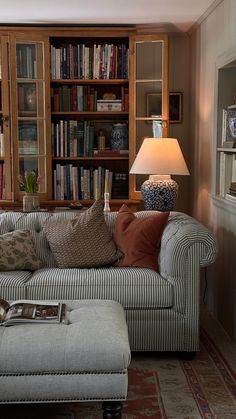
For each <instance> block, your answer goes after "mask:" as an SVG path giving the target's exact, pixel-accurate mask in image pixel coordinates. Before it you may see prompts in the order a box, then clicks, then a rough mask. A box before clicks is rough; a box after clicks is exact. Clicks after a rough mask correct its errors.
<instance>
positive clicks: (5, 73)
mask: <svg viewBox="0 0 236 419" xmlns="http://www.w3.org/2000/svg"><path fill="white" fill-rule="evenodd" d="M8 51H9V42H8V36H1V37H0V200H11V199H12V170H11V162H12V154H11V150H12V147H11V143H10V138H11V136H10V117H9V113H10V110H9V91H10V81H9V66H8V58H9V57H8Z"/></svg>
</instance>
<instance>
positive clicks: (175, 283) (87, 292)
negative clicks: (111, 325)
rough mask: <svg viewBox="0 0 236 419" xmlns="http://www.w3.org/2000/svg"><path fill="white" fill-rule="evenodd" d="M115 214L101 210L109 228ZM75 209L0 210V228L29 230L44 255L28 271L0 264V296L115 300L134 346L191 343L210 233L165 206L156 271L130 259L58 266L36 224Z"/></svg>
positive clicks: (191, 347)
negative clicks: (129, 263) (122, 264)
mask: <svg viewBox="0 0 236 419" xmlns="http://www.w3.org/2000/svg"><path fill="white" fill-rule="evenodd" d="M150 214H152V215H153V211H140V212H137V213H136V216H137V217H148V216H149V215H150ZM116 215H117V213H116V212H111V213H109V214H106V223H107V225H108V227H109V229H110V231H111V233H112V232H113V229H114V225H115V220H116ZM74 216H75V212H74V211H71V212H60V213H46V212H38V213H29V214H25V213H19V212H5V213H2V214H0V234H4V233H7V232H10V231H13V230H16V229H28V230H31V232H32V235H33V237H34V240H35V247H36V252H37V254H38V256H39V258H40V259H41V260H42V261H43V268H41V269H39V270H37V271H34V272H30V271H8V272H0V298H4V299H7V300H15V299H22V298H24V299H25V298H27V299H43V300H47V299H49V300H80V299H111V300H116V301H119V302H120V303H121V304H122V305H123V307H124V309H125V312H126V319H127V325H128V330H129V339H130V346H131V349H132V350H133V351H190V352H193V351H197V350H198V349H199V285H200V284H199V283H200V281H199V277H200V268H201V267H205V266H208V265H209V264H211V263H212V262H213V261H214V259H215V257H216V254H217V243H216V240H215V237H214V236H213V235H212V233H211V232H210V231H209V230H208V229H206V228H205V227H204V226H203V225H201V224H200V223H199V222H197V221H196V220H194V219H193V218H191V217H190V216H188V215H186V214H184V213H178V212H171V213H170V216H169V220H168V224H167V226H166V228H165V230H164V233H163V236H162V241H161V249H160V254H159V266H160V273H158V272H156V271H152V270H150V269H144V268H129V267H127V268H117V267H103V268H96V269H94V268H91V269H79V268H76V269H75V268H72V269H61V268H57V267H56V263H55V260H54V258H53V254H52V252H51V251H50V248H49V245H48V242H47V239H46V237H45V234H44V233H43V230H42V224H43V223H44V222H45V221H46V220H48V219H55V218H57V219H65V218H73V217H74ZM91 309H92V307H91Z"/></svg>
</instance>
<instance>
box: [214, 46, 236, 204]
mask: <svg viewBox="0 0 236 419" xmlns="http://www.w3.org/2000/svg"><path fill="white" fill-rule="evenodd" d="M235 58H236V57H235ZM235 58H233V56H232V53H230V54H228V53H226V54H225V55H224V56H222V57H220V59H219V60H218V62H217V69H218V85H217V94H218V98H217V106H216V185H215V196H216V198H217V197H218V198H219V200H220V201H222V202H224V203H225V204H229V203H230V204H233V205H234V204H236V190H235V189H236V188H235V185H236V84H235V78H236V64H235V63H236V61H235Z"/></svg>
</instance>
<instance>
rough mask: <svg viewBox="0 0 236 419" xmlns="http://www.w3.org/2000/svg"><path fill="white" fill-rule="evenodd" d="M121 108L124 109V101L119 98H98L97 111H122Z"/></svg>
mask: <svg viewBox="0 0 236 419" xmlns="http://www.w3.org/2000/svg"><path fill="white" fill-rule="evenodd" d="M121 110H122V101H121V100H119V99H115V100H107V99H106V100H105V99H98V100H97V111H100V112H101V111H104V112H107V111H113V112H120V111H121Z"/></svg>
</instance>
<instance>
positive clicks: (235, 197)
mask: <svg viewBox="0 0 236 419" xmlns="http://www.w3.org/2000/svg"><path fill="white" fill-rule="evenodd" d="M225 198H226V199H227V200H228V201H231V202H234V203H236V182H231V184H230V187H229V192H228V193H226V195H225Z"/></svg>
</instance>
